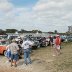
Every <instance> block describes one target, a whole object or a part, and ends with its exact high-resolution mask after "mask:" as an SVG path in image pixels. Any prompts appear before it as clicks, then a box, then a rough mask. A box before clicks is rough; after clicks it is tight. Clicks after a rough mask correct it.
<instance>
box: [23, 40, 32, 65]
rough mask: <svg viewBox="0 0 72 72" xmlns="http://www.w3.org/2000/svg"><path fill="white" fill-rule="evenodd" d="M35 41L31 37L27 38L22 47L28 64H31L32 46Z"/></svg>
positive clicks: (25, 61)
mask: <svg viewBox="0 0 72 72" xmlns="http://www.w3.org/2000/svg"><path fill="white" fill-rule="evenodd" d="M32 45H33V42H32V41H30V40H29V39H26V40H25V41H23V43H22V47H23V49H24V63H25V64H26V65H27V64H28V63H29V64H31V63H32V62H31V58H30V48H31V47H32Z"/></svg>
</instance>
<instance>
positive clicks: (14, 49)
mask: <svg viewBox="0 0 72 72" xmlns="http://www.w3.org/2000/svg"><path fill="white" fill-rule="evenodd" d="M9 49H10V51H11V67H12V66H13V63H14V66H15V67H17V61H18V50H19V47H18V45H17V44H16V41H15V40H14V39H13V40H12V43H11V44H10V45H9Z"/></svg>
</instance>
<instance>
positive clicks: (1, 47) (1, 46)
mask: <svg viewBox="0 0 72 72" xmlns="http://www.w3.org/2000/svg"><path fill="white" fill-rule="evenodd" d="M6 46H7V41H6V40H0V54H4V55H5V53H6Z"/></svg>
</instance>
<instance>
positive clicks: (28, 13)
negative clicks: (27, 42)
mask: <svg viewBox="0 0 72 72" xmlns="http://www.w3.org/2000/svg"><path fill="white" fill-rule="evenodd" d="M69 25H72V0H0V29H11V28H14V29H18V30H20V29H25V30H34V29H38V30H41V31H44V32H48V31H54V30H57V31H58V32H66V31H68V26H69Z"/></svg>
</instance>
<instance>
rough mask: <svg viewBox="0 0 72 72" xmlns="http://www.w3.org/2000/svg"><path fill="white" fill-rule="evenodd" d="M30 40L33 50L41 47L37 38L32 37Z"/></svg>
mask: <svg viewBox="0 0 72 72" xmlns="http://www.w3.org/2000/svg"><path fill="white" fill-rule="evenodd" d="M30 40H31V41H32V42H33V46H32V49H37V48H39V47H40V43H39V41H38V38H37V37H30Z"/></svg>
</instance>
